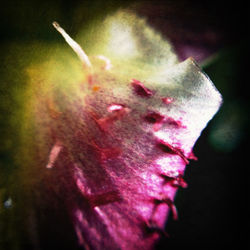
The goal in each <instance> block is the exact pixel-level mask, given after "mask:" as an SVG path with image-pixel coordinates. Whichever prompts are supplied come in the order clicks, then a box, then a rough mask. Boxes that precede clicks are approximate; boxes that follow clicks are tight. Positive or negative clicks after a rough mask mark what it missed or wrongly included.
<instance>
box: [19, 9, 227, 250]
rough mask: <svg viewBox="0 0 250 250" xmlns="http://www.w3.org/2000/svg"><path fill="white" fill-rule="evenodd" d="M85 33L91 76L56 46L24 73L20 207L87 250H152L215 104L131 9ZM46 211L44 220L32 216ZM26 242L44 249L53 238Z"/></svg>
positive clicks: (197, 75) (204, 81)
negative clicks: (69, 234) (71, 230)
mask: <svg viewBox="0 0 250 250" xmlns="http://www.w3.org/2000/svg"><path fill="white" fill-rule="evenodd" d="M98 30H99V31H100V30H101V31H100V32H98ZM93 34H94V36H95V39H93V37H92V40H93V41H96V42H97V43H96V44H95V45H93V48H94V49H92V51H93V50H95V49H96V51H97V52H98V53H97V55H99V54H101V56H99V57H97V56H96V55H93V56H90V57H89V58H90V61H91V63H92V65H93V71H92V72H90V71H91V70H90V71H89V69H86V68H85V69H83V68H82V67H81V65H79V63H78V62H77V61H76V60H75V59H74V58H73V56H71V54H69V52H68V51H66V50H64V49H62V48H61V47H58V48H57V50H56V51H54V52H51V51H50V54H49V56H48V55H47V56H48V57H49V59H47V60H46V61H45V62H44V63H41V64H40V65H32V66H30V67H29V68H27V73H28V75H29V79H30V84H29V87H28V90H27V92H26V97H27V98H26V100H27V106H26V111H25V112H24V114H25V116H24V117H25V119H24V122H23V126H22V131H23V132H22V138H23V144H22V149H20V153H19V157H18V159H19V164H20V165H22V166H23V167H22V171H20V177H21V179H22V182H23V185H24V189H25V190H26V191H27V197H28V198H27V200H26V204H25V209H27V207H28V208H29V209H30V210H32V211H34V214H35V215H34V218H35V217H37V218H38V219H36V220H35V219H34V218H33V219H31V222H29V223H31V224H32V225H33V228H34V227H36V228H39V229H38V231H39V230H41V229H40V228H44V227H45V228H48V230H50V231H52V232H53V234H56V232H57V230H59V231H60V229H58V228H60V225H54V224H52V223H51V224H50V219H51V218H52V217H53V215H54V216H55V217H56V218H58V221H59V218H64V216H66V217H67V219H66V218H65V220H66V221H68V218H69V221H70V222H69V225H71V226H72V227H73V228H74V231H75V234H76V236H77V238H78V243H79V245H80V246H83V247H84V248H86V249H151V248H153V246H154V244H155V242H156V241H157V239H159V237H160V236H162V235H164V234H165V233H164V225H165V222H166V220H167V215H168V214H169V212H171V213H172V215H173V216H174V218H175V219H176V218H177V210H176V208H175V206H174V196H175V193H176V191H177V189H178V187H186V186H187V184H186V183H185V181H184V179H183V176H184V171H185V166H186V165H187V164H188V163H189V161H190V160H191V159H195V158H196V157H195V156H194V155H193V153H192V147H193V145H194V143H195V141H196V140H197V139H198V137H199V135H200V133H201V131H202V130H203V128H204V127H205V126H206V124H207V122H208V121H209V120H210V119H211V118H212V117H213V115H214V114H215V113H216V112H217V110H218V108H219V106H220V104H221V101H222V98H221V96H220V94H219V93H218V91H217V90H216V88H215V87H214V85H213V83H212V82H211V81H210V80H209V78H208V77H207V76H206V75H205V74H204V73H203V72H202V71H201V70H200V68H199V67H198V66H197V65H196V63H195V62H194V60H193V59H191V58H190V59H188V60H186V61H184V62H182V63H177V59H176V56H175V54H174V53H173V52H172V50H171V45H170V44H169V43H168V42H167V41H164V40H162V38H161V37H160V36H159V35H158V34H156V33H155V32H154V31H153V30H152V29H150V28H149V27H148V26H147V25H146V23H145V21H143V20H142V19H140V18H138V17H136V16H135V15H134V14H132V13H130V12H126V11H120V12H118V13H116V14H115V15H114V16H113V17H109V18H107V20H106V21H104V24H103V26H100V27H98V28H97V31H96V32H94V31H93V32H92V36H93ZM85 36H86V35H85ZM89 46H90V45H89ZM87 47H88V46H87ZM89 51H91V49H90V48H89ZM86 52H87V54H88V50H86ZM109 59H110V61H109ZM111 64H112V67H111ZM23 159H26V161H25V162H23ZM31 187H32V192H30V191H29V190H30V188H31ZM45 211H50V212H51V211H52V212H51V214H52V216H49V215H48V217H47V215H46V216H42V217H41V218H40V219H39V214H44V213H45ZM61 223H62V224H63V222H61ZM34 224H35V225H36V226H34ZM48 224H49V226H48ZM69 225H68V224H67V223H66V226H65V227H66V228H67V227H69V228H70V226H69ZM32 235H33V236H32V237H33V238H36V240H33V244H34V245H39V244H41V245H42V246H43V248H44V249H46V248H47V247H48V246H49V245H50V244H52V243H50V242H51V241H52V242H53V241H55V238H54V236H55V235H50V234H49V233H48V234H38V233H37V235H36V237H34V232H33V234H32ZM38 235H40V236H38ZM39 237H40V238H39Z"/></svg>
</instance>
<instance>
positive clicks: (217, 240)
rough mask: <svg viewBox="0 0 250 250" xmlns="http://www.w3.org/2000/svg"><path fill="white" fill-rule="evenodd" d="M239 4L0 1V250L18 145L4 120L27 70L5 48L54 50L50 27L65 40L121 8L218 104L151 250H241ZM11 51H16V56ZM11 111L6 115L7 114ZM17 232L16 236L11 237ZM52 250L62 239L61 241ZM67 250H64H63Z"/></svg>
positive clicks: (242, 58)
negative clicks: (141, 20) (153, 33)
mask: <svg viewBox="0 0 250 250" xmlns="http://www.w3.org/2000/svg"><path fill="white" fill-rule="evenodd" d="M247 5H248V4H247V1H217V2H216V1H187V0H186V1H184V0H178V1H170V0H169V1H163V0H161V1H160V0H155V1H133V0H130V1H121V0H118V1H115V0H106V1H104V0H103V1H101V0H92V1H90V0H86V1H84V0H77V1H61V0H55V1H49V0H33V1H32V0H30V1H29V0H23V1H18V0H14V1H11V0H10V1H5V2H4V3H1V6H0V37H1V40H0V52H1V63H0V98H1V100H0V134H1V143H0V202H1V203H0V218H1V221H0V249H1V250H7V249H18V247H17V245H18V244H19V243H18V242H16V243H15V244H14V245H16V248H11V247H10V245H9V243H8V242H9V241H11V240H12V239H13V240H15V239H16V238H15V236H14V234H17V232H13V235H12V232H11V230H12V229H10V228H9V224H10V221H15V220H17V218H9V216H10V214H11V213H10V210H11V209H12V207H13V206H14V204H13V201H12V199H11V194H10V192H9V186H11V185H13V182H15V180H13V178H11V176H13V173H14V172H15V171H16V170H17V169H18V166H16V165H15V163H14V160H13V159H14V157H13V155H15V152H16V150H17V144H18V140H17V138H18V121H13V113H14V112H15V111H14V110H18V109H20V108H21V103H20V102H19V101H18V100H16V98H15V95H14V94H13V93H14V92H16V91H19V90H20V89H21V88H22V86H23V84H25V79H24V78H22V77H20V72H21V71H22V70H23V69H24V68H25V65H27V63H28V62H27V61H25V60H23V58H22V57H21V56H20V55H22V53H20V54H19V55H18V57H17V58H14V59H13V56H12V57H11V58H10V57H9V54H10V52H11V51H10V48H11V45H12V44H15V43H19V44H23V45H25V44H26V46H27V44H29V43H32V42H33V41H38V42H40V43H47V44H50V43H51V44H53V43H54V42H56V41H58V34H57V32H54V31H52V30H53V27H52V25H51V23H52V22H53V21H54V20H57V21H58V22H59V23H60V24H61V25H62V26H63V27H64V28H65V30H67V31H68V32H69V33H70V34H71V36H72V37H75V35H76V34H77V32H78V31H79V30H80V29H81V30H82V29H84V27H88V25H90V23H91V22H93V21H95V20H100V19H101V18H104V17H105V16H106V15H108V14H110V13H112V12H113V11H115V10H117V9H119V8H122V7H125V8H127V7H130V8H131V9H133V10H134V11H135V12H136V13H138V15H139V16H144V17H145V18H146V19H147V21H148V23H149V24H150V25H151V26H152V27H154V28H155V29H156V30H157V31H158V32H160V33H161V34H162V36H163V37H165V38H167V39H168V40H169V41H170V42H171V43H172V45H173V47H174V49H175V51H176V53H177V55H178V56H179V59H180V60H181V61H182V60H185V59H186V58H188V57H190V56H192V57H193V58H195V59H196V60H197V61H198V63H199V65H200V66H201V67H202V69H203V70H204V71H205V72H206V73H207V74H208V76H209V77H210V78H211V80H212V81H213V82H214V84H215V85H216V87H217V88H218V90H219V91H220V92H221V94H222V96H223V98H224V103H223V106H222V107H221V109H220V111H219V112H218V113H217V115H216V116H215V118H214V119H213V120H212V121H211V122H210V123H209V125H208V127H207V128H206V129H205V130H204V132H203V133H202V135H201V137H200V138H199V140H198V141H197V143H196V145H195V148H194V153H195V155H196V156H197V157H198V158H199V160H198V161H197V162H192V163H191V164H190V165H189V166H188V167H187V170H186V175H185V179H186V180H187V182H188V184H189V187H188V188H187V189H184V190H179V191H178V193H177V196H176V201H175V202H176V206H177V208H178V211H179V221H173V220H172V219H171V217H170V219H169V221H168V223H167V225H166V231H167V232H168V234H169V235H170V238H168V239H163V240H162V241H160V242H159V244H158V246H157V249H164V248H165V249H174V248H175V249H176V247H177V248H178V247H179V248H180V247H192V248H197V249H198V248H199V249H220V248H224V247H237V249H241V247H242V248H243V244H245V243H246V241H247V234H248V233H247V231H246V229H247V228H248V227H247V223H248V222H247V221H248V217H249V216H248V213H247V212H248V195H249V193H248V159H247V157H244V156H246V154H247V149H248V148H249V147H248V143H249V142H248V140H249V115H248V109H249V107H250V106H249V90H248V89H249V87H248V82H249V80H247V76H246V75H247V73H248V71H247V70H248V66H247V57H248V44H249V43H248V36H249V33H248V32H249V27H247V26H248V20H247V18H248V16H247V14H248V13H247V11H248V12H249V9H248V6H247ZM20 48H21V47H20ZM10 107H11V108H10ZM20 228H21V227H20ZM61 240H62V239H61ZM72 249H73V248H72Z"/></svg>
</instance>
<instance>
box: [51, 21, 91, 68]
mask: <svg viewBox="0 0 250 250" xmlns="http://www.w3.org/2000/svg"><path fill="white" fill-rule="evenodd" d="M53 26H54V27H55V28H56V30H57V31H58V32H59V33H60V34H61V35H62V36H63V37H64V39H65V41H66V42H67V43H68V44H69V46H70V47H71V48H72V49H73V50H74V51H75V53H76V54H77V55H78V57H79V58H80V60H81V61H82V62H83V63H84V64H85V65H86V66H87V67H88V68H92V64H91V62H90V60H89V58H88V56H87V55H86V53H85V52H84V51H83V49H82V48H81V46H80V45H79V44H78V43H77V42H76V41H74V40H73V39H72V38H71V37H70V36H69V35H68V34H67V33H66V31H65V30H64V29H63V28H61V26H60V25H59V24H58V23H57V22H53Z"/></svg>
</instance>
